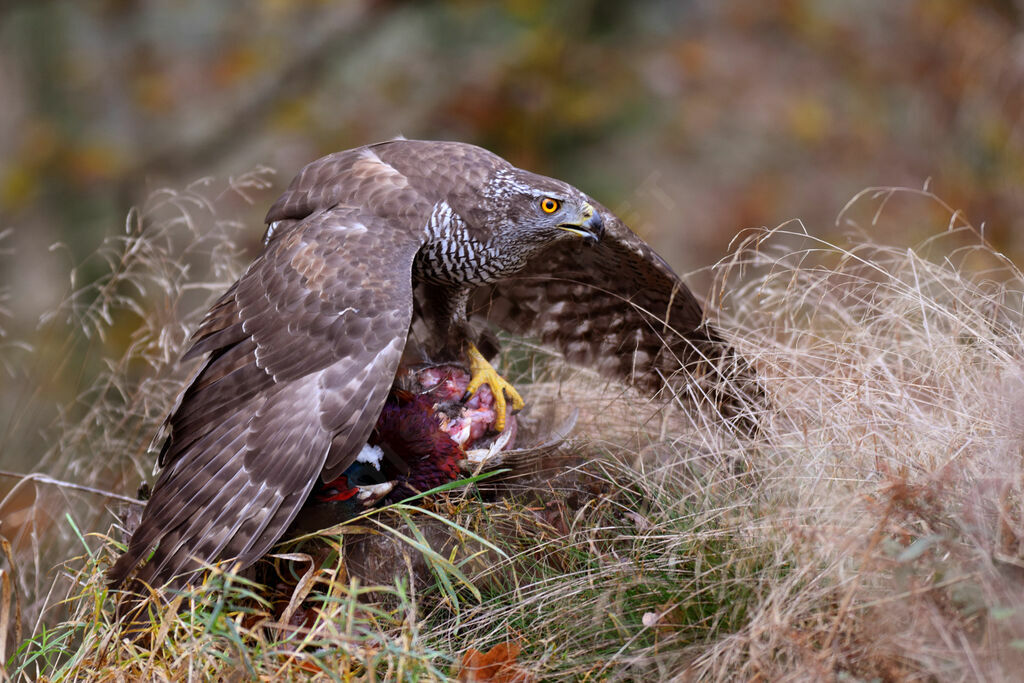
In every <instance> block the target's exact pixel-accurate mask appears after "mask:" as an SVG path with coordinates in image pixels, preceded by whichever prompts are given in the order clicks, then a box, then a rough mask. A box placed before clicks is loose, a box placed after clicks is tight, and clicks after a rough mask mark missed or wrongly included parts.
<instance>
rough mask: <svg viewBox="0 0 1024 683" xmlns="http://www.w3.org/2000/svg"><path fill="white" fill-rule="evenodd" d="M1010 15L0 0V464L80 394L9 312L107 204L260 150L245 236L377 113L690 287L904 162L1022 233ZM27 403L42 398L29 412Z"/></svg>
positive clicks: (24, 317) (126, 338)
mask: <svg viewBox="0 0 1024 683" xmlns="http://www.w3.org/2000/svg"><path fill="white" fill-rule="evenodd" d="M1022 27H1024V2H1022V0H904V1H902V2H891V0H863V1H861V2H856V3H850V2H843V1H841V0H819V1H816V2H814V1H810V0H779V1H776V2H749V1H739V0H694V1H692V2H687V1H668V0H643V1H638V2H628V3H627V2H619V1H617V0H565V1H563V2H541V1H540V0H506V1H505V2H495V3H481V2H471V1H469V0H449V1H446V2H416V3H413V2H398V1H397V0H393V1H383V0H369V1H365V2H356V1H355V0H353V1H349V2H344V1H342V2H330V1H328V0H255V1H253V2H247V3H225V2H209V1H207V0H21V1H18V0H8V2H6V3H3V4H2V5H0V103H2V104H0V234H5V237H4V238H3V239H2V240H0V249H3V251H4V253H3V254H0V295H2V294H3V293H4V292H6V296H3V297H0V336H2V335H6V336H7V337H8V339H30V340H32V341H33V344H34V348H33V352H34V354H35V355H33V356H31V358H32V359H33V360H32V361H31V366H30V367H29V366H26V367H15V368H11V367H10V366H9V365H8V367H7V368H0V370H5V372H4V373H3V374H2V375H0V386H3V385H6V389H3V390H0V437H3V438H5V439H6V440H7V441H8V443H7V446H6V447H5V448H4V449H3V455H2V460H3V467H5V468H13V469H24V470H28V469H33V468H35V467H37V466H39V464H40V460H39V458H38V457H37V456H35V455H33V453H38V452H41V451H39V450H37V446H36V445H33V440H36V441H39V442H41V443H45V441H46V438H47V437H46V434H45V431H46V429H47V428H48V427H47V425H52V424H54V422H53V420H54V419H57V418H55V416H57V415H59V417H60V419H63V420H70V419H74V413H73V412H71V413H68V412H66V411H63V409H62V408H61V407H62V406H68V405H71V404H72V403H73V402H75V401H78V402H82V401H83V400H85V401H87V400H88V394H87V393H83V392H84V389H83V387H89V386H92V385H91V384H90V370H89V369H88V363H87V361H86V360H85V359H86V354H85V352H84V351H81V350H77V351H76V348H75V345H74V344H72V345H70V346H69V344H68V343H66V340H63V339H59V338H58V339H54V338H53V335H51V336H50V337H49V338H46V337H38V338H35V339H34V340H33V339H32V335H33V330H35V329H37V326H38V323H39V316H40V312H42V311H50V310H53V309H54V307H56V306H58V305H59V302H61V301H65V300H67V297H68V296H69V294H70V292H72V291H73V290H75V289H77V288H81V287H83V286H85V285H86V284H87V283H88V281H89V280H90V279H91V278H99V277H102V276H103V274H104V272H106V270H107V269H109V268H110V264H109V263H107V262H106V261H104V260H103V259H102V258H100V259H92V260H89V259H87V257H88V256H89V255H90V254H93V253H94V252H95V251H96V249H97V248H98V247H99V245H100V244H101V242H102V241H103V239H104V238H105V237H108V236H110V235H113V234H116V233H118V232H119V231H120V232H121V233H123V232H124V226H125V217H126V215H127V214H128V212H129V209H130V207H132V206H137V205H140V204H141V203H142V202H143V201H144V200H145V198H146V197H147V196H149V195H150V194H151V193H152V192H153V191H155V190H158V189H159V188H161V187H170V188H182V187H187V186H188V185H189V184H190V183H193V182H194V181H196V180H197V179H199V178H202V177H212V178H215V179H220V180H223V179H229V178H234V177H239V176H242V175H244V174H246V173H247V172H249V171H251V170H252V169H254V168H257V167H269V168H270V169H274V170H275V171H276V175H274V176H272V178H271V183H270V184H269V185H268V186H266V187H258V186H248V190H247V192H246V195H247V198H248V199H249V200H250V201H249V202H246V201H241V200H239V201H236V202H234V203H233V204H231V205H230V207H229V210H230V212H232V213H233V214H234V215H233V216H232V219H233V220H236V221H241V222H244V223H245V225H246V226H247V230H246V232H245V233H244V234H245V235H246V238H245V240H246V241H247V243H246V244H242V245H241V249H242V250H243V251H247V254H248V256H251V255H252V254H254V253H255V252H256V250H257V249H258V243H259V239H260V237H261V235H262V216H263V213H264V212H265V210H266V208H267V207H268V206H269V204H270V202H272V201H273V199H274V197H275V196H276V194H277V193H278V192H279V191H280V190H281V189H282V188H283V187H284V186H285V184H286V183H287V182H288V180H289V179H290V178H291V177H292V176H293V174H294V173H295V172H296V171H297V170H298V169H299V168H301V167H302V166H303V165H304V164H306V163H307V162H309V161H311V160H313V159H315V158H317V157H319V156H321V155H323V154H327V153H329V152H333V151H337V150H341V149H345V148H349V147H353V146H356V145H360V144H363V143H366V142H371V141H376V140H380V139H386V138H389V137H393V136H396V135H404V136H406V137H410V138H412V137H421V138H433V139H457V140H463V141H468V142H473V143H477V144H480V145H483V146H485V147H488V148H490V149H492V150H493V151H495V152H497V153H498V154H501V155H502V156H505V157H506V158H508V159H510V160H511V161H513V162H514V163H516V164H518V165H520V166H523V167H526V168H529V169H531V170H536V171H538V172H542V173H546V174H550V175H553V176H556V177H560V178H563V179H565V180H567V181H569V182H572V183H573V184H575V185H577V186H579V187H580V188H582V189H584V190H585V191H587V192H589V193H590V194H592V195H594V196H595V197H597V198H599V199H600V200H601V201H603V202H604V203H606V204H608V205H609V206H611V207H612V208H613V209H615V210H616V211H618V212H619V213H620V214H621V215H623V216H624V217H625V218H626V219H627V221H628V222H629V223H630V224H631V225H632V226H633V227H634V229H636V230H637V231H638V232H639V233H641V234H642V235H643V236H645V237H646V238H647V239H648V240H649V241H650V242H652V243H653V244H654V246H655V248H656V249H657V250H658V251H659V252H660V253H662V254H663V255H664V256H665V257H666V259H667V260H668V261H669V262H670V263H671V264H672V265H674V266H675V267H676V268H677V269H678V270H679V271H680V272H691V271H700V272H696V273H695V274H693V275H692V277H691V282H692V283H693V285H694V288H695V290H696V291H697V292H698V294H699V295H702V294H703V293H704V292H705V291H706V289H707V286H708V284H709V282H710V279H711V278H710V275H709V273H708V271H707V270H701V269H706V268H707V266H709V265H710V264H712V263H714V262H715V261H717V260H718V259H719V258H721V257H723V256H724V255H725V254H726V252H727V249H728V245H729V243H730V240H731V239H732V238H733V237H734V236H735V235H736V234H737V233H738V232H740V231H741V230H743V229H744V228H748V227H755V226H775V225H778V224H780V223H782V222H785V221H787V220H790V219H793V218H799V219H802V220H803V221H804V223H805V224H806V225H807V226H808V229H809V230H810V231H811V232H813V233H815V234H817V235H820V236H824V237H829V238H831V237H833V236H834V237H835V238H836V239H839V237H838V235H839V233H841V232H842V230H843V229H844V226H842V225H837V224H836V217H837V215H838V214H839V212H840V209H841V208H842V207H843V205H844V204H845V203H846V202H847V201H848V200H849V199H850V198H851V197H852V196H853V195H855V194H856V193H857V192H858V191H860V190H861V189H863V188H865V187H868V186H910V187H922V186H924V185H926V184H928V185H929V187H930V189H932V190H933V191H934V192H936V193H937V194H938V195H939V196H941V197H943V198H944V199H945V200H946V201H947V202H948V203H949V204H950V205H952V206H954V207H956V208H959V209H961V210H963V211H964V212H965V213H966V215H967V216H968V218H969V219H970V220H972V221H973V222H974V223H975V225H982V224H983V225H984V234H985V236H986V237H987V238H988V239H989V240H990V241H991V242H992V243H993V244H994V245H995V247H996V248H998V249H1000V250H1003V251H1004V252H1006V253H1007V254H1009V255H1010V256H1011V257H1015V258H1018V259H1019V257H1020V256H1021V255H1022V254H1024V118H1022V112H1024V33H1022ZM893 210H894V209H892V208H890V212H891V211H893ZM890 217H891V213H890ZM889 223H890V224H895V225H901V229H902V230H904V231H905V234H902V235H897V234H888V235H886V236H885V237H886V239H887V240H889V241H890V242H891V241H892V240H905V241H906V242H907V243H908V244H910V243H914V242H917V241H919V240H920V239H923V238H924V237H926V236H927V233H930V231H931V230H932V226H933V225H934V223H935V221H934V217H929V216H927V215H925V214H924V213H923V212H922V211H921V210H920V207H918V208H917V210H915V211H914V212H913V213H912V215H911V214H908V220H906V221H905V222H903V223H901V222H900V221H889ZM926 231H927V233H926ZM56 243H61V244H62V245H63V246H62V247H61V248H58V249H54V248H52V247H51V245H54V244H56ZM244 260H246V259H245V258H242V259H239V261H240V262H243V261H244ZM83 262H84V265H82V266H81V267H80V268H79V269H78V270H77V272H76V280H75V282H74V283H72V282H71V281H70V279H69V277H68V272H69V271H70V270H71V268H72V266H74V265H78V264H83ZM194 276H195V277H199V275H198V274H195V275H194ZM149 296H153V297H158V296H159V293H158V292H150V294H149ZM138 324H139V318H138V317H137V316H131V315H125V316H124V319H123V320H115V321H113V324H112V325H111V327H110V329H111V333H110V334H108V335H107V336H106V338H104V339H103V340H102V343H103V344H104V345H106V346H107V347H111V346H112V347H118V346H119V345H120V347H121V348H120V349H118V348H113V349H109V350H108V351H106V352H104V354H102V355H101V356H99V358H100V359H102V358H121V357H122V356H123V353H124V349H126V348H127V347H128V346H129V345H130V344H131V343H132V339H133V330H134V326H137V325H138ZM0 341H2V339H0ZM90 343H92V342H90ZM76 344H77V342H76ZM47 345H49V347H50V350H49V351H47ZM10 358H14V356H10V357H9V358H8V361H7V362H8V363H10ZM25 358H28V356H26V357H25ZM51 370H52V371H51ZM29 399H31V401H30V400H29ZM42 403H46V404H48V405H52V406H55V408H54V412H53V413H51V414H49V415H45V414H40V415H31V416H26V415H25V412H26V411H27V410H29V407H30V406H32V408H31V411H35V410H36V407H37V406H39V405H42ZM165 408H166V407H165V406H157V407H154V408H152V410H153V411H155V412H159V411H160V410H163V409H165ZM148 438H149V435H139V441H140V444H139V447H140V448H144V447H145V443H143V442H144V441H146V440H147V439H148ZM15 446H16V447H15ZM96 457H97V458H102V457H104V456H103V455H102V454H97V456H96ZM112 476H113V475H112ZM118 476H121V475H118ZM11 483H12V482H9V481H5V480H0V493H3V492H4V491H5V490H6V489H7V488H9V486H10V484H11ZM111 486H117V487H118V488H119V489H120V487H121V486H122V485H121V484H115V483H111Z"/></svg>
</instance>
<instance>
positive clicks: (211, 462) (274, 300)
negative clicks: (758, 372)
mask: <svg viewBox="0 0 1024 683" xmlns="http://www.w3.org/2000/svg"><path fill="white" fill-rule="evenodd" d="M266 221H267V224H268V228H267V232H266V236H265V239H264V242H265V245H264V248H263V251H262V253H261V254H260V255H259V256H258V257H257V258H256V260H255V261H254V262H253V263H252V264H251V265H250V266H249V267H248V269H247V270H246V271H245V273H244V274H243V275H242V276H241V277H240V278H239V279H238V281H237V282H235V283H234V284H233V285H232V286H231V287H230V288H229V289H228V290H227V292H225V293H224V295H223V296H221V298H220V299H219V300H218V301H217V302H216V303H215V304H214V305H213V307H212V308H211V309H210V311H209V312H208V313H207V315H206V317H205V318H204V319H203V321H202V323H201V324H200V326H199V328H198V330H197V331H196V332H195V334H194V336H193V338H192V345H191V348H190V349H189V350H188V351H187V352H186V353H185V355H184V357H183V360H188V359H193V358H199V357H203V358H204V361H203V365H202V368H201V369H200V370H199V372H198V373H197V374H196V376H195V378H194V379H193V380H192V382H191V384H190V385H189V386H188V387H187V388H186V389H185V391H184V393H183V394H182V396H181V397H180V399H179V402H178V404H177V406H176V407H175V408H174V409H173V411H172V413H171V414H170V416H169V417H168V418H167V421H166V424H165V429H166V433H167V437H166V441H165V442H164V443H163V448H162V450H161V452H160V456H159V464H160V465H161V466H162V467H163V469H162V471H161V473H160V476H159V478H158V479H157V482H156V484H155V485H154V487H153V493H152V497H151V498H150V500H149V501H148V503H147V505H146V508H145V510H144V511H143V514H142V520H141V523H140V524H139V526H138V528H137V529H136V530H135V531H134V533H133V535H132V537H131V540H130V542H129V544H128V548H127V550H126V551H125V553H124V554H123V555H122V556H121V557H120V558H119V559H118V560H117V562H116V563H115V564H114V565H113V566H112V567H111V569H110V571H109V574H108V578H109V580H110V582H111V584H112V585H115V586H117V585H124V584H125V583H126V582H128V581H133V582H138V583H133V584H132V585H134V586H142V585H151V586H160V585H165V584H168V583H172V582H178V583H179V585H181V583H182V582H183V581H184V579H183V578H182V577H187V576H189V575H190V574H191V573H192V572H194V571H195V570H197V569H198V568H200V567H201V566H202V565H203V563H212V562H215V561H218V560H222V559H228V558H234V559H236V561H237V562H239V563H240V564H241V566H248V565H250V564H252V563H253V562H255V561H256V560H257V559H259V558H260V557H261V556H262V555H264V554H265V553H266V552H267V551H268V550H269V549H270V547H271V546H272V545H273V544H274V543H275V542H276V541H277V540H278V539H279V538H280V537H281V536H282V534H283V533H284V532H285V530H286V529H287V528H288V526H289V524H290V523H291V522H292V520H293V518H294V517H295V515H296V513H297V512H298V510H299V508H300V507H301V506H302V504H303V502H304V501H305V500H306V499H307V497H308V496H309V494H310V491H311V490H312V489H313V486H314V484H315V483H316V482H317V480H318V479H319V480H321V481H324V482H329V481H332V480H335V479H337V478H338V477H339V476H340V475H341V474H342V473H343V472H345V470H346V468H348V467H349V465H350V464H352V462H353V461H354V460H355V459H356V458H357V456H358V455H359V453H360V451H361V449H362V448H363V446H364V445H365V444H366V443H367V439H368V437H369V436H370V434H371V431H372V430H373V428H374V424H375V423H376V422H377V419H378V416H379V415H380V413H381V411H382V409H383V406H384V404H385V400H386V398H387V396H388V393H389V391H390V390H391V388H392V384H393V382H394V380H395V377H396V373H397V372H398V370H399V366H400V364H401V363H402V358H403V351H404V350H405V348H406V346H407V343H410V335H411V334H413V333H412V332H411V330H414V329H418V330H422V331H423V332H422V334H423V336H424V341H425V342H426V347H427V350H428V355H429V356H430V357H432V358H436V359H444V360H448V361H451V360H455V361H459V362H464V363H465V364H466V365H467V366H468V368H469V369H470V371H471V373H472V382H471V384H470V389H469V393H472V392H473V391H476V390H477V389H478V388H479V387H480V386H482V385H483V384H487V385H489V386H490V388H491V389H492V391H493V393H494V397H495V400H496V403H497V404H498V406H497V408H498V409H497V413H498V415H499V420H498V423H497V424H496V425H495V428H496V429H497V430H498V431H501V430H502V429H503V428H504V419H505V414H506V410H505V408H506V401H507V402H508V403H509V404H511V407H512V408H513V409H518V408H521V407H522V405H523V403H522V399H521V398H520V396H519V394H518V393H516V391H515V389H514V388H512V387H511V385H510V384H509V383H508V382H506V381H505V380H504V379H503V378H502V377H500V376H499V375H498V374H497V373H496V372H495V370H494V369H493V368H492V366H491V365H490V364H489V362H488V361H487V360H486V358H485V354H484V353H482V352H481V350H480V348H481V347H484V348H485V347H486V345H485V344H483V343H481V341H480V334H481V333H480V332H479V331H478V327H476V326H474V325H473V324H472V323H471V320H474V319H479V320H481V321H484V322H489V323H491V324H492V325H493V326H496V327H498V328H503V329H506V330H509V331H511V332H514V333H519V334H525V335H532V336H533V337H535V338H540V339H541V341H543V342H544V343H546V344H550V345H552V346H554V347H555V348H557V349H559V350H560V351H561V352H562V353H563V354H564V355H565V357H566V358H567V359H568V360H569V361H570V362H573V363H582V364H587V365H588V366H590V367H593V368H596V369H597V370H599V371H601V372H603V373H604V374H606V375H608V376H612V377H616V378H618V379H621V380H624V381H626V382H629V383H632V384H633V385H635V386H637V387H638V388H639V389H640V390H642V391H645V392H648V393H656V392H664V391H667V392H673V393H671V394H667V395H676V394H678V393H679V392H681V391H688V392H689V394H690V395H692V396H696V397H697V398H698V399H703V400H705V401H707V402H709V403H711V404H712V405H714V406H715V407H717V408H718V409H719V410H720V411H722V412H723V414H725V415H726V416H727V417H730V418H732V420H733V422H735V423H737V424H740V423H743V424H749V423H750V411H749V408H748V406H749V399H752V398H753V399H756V398H757V397H758V396H760V395H761V390H760V388H759V387H760V385H759V384H758V381H757V379H756V377H755V375H754V372H753V370H752V369H751V367H750V366H749V365H748V364H747V363H746V362H745V361H744V360H743V359H742V358H740V357H739V356H738V355H737V354H735V353H734V352H733V350H732V349H731V348H730V347H729V346H728V345H727V344H726V343H725V342H724V341H723V340H722V339H721V337H720V336H719V335H718V333H717V332H716V331H715V330H714V329H713V328H712V327H711V326H709V325H708V324H707V323H706V322H705V321H704V319H703V313H702V310H701V307H700V305H699V303H698V302H697V300H696V299H695V298H694V296H693V294H692V293H691V292H690V290H689V289H687V287H686V286H685V285H684V284H683V283H682V282H681V281H680V279H679V277H678V276H677V275H676V274H675V273H674V272H673V271H672V269H671V268H670V267H669V266H668V265H667V264H666V263H665V262H664V261H663V260H662V259H661V258H660V257H659V256H658V255H657V254H655V253H654V252H653V251H652V250H651V248H650V247H649V246H648V245H647V244H645V243H644V242H643V241H642V240H641V239H640V238H639V237H637V236H636V235H635V234H634V233H633V232H631V231H630V230H629V228H627V227H626V226H625V225H624V224H623V223H622V222H621V221H620V220H619V219H618V218H616V217H615V216H614V215H613V214H612V213H611V212H610V211H608V210H607V209H606V208H605V207H603V206H602V205H600V204H599V203H597V202H596V201H595V200H593V199H591V198H590V197H588V196H587V195H585V194H583V193H582V192H580V191H579V190H577V189H576V188H574V187H572V186H570V185H568V184H566V183H564V182H561V181H558V180H554V179H552V178H547V177H544V176H541V175H537V174H534V173H531V172H528V171H525V170H521V169H519V168H516V167H514V166H513V165H511V164H510V163H508V162H507V161H505V160H504V159H502V158H501V157H498V156H496V155H495V154H492V153H491V152H488V151H486V150H484V149H482V148H480V147H476V146H473V145H469V144H463V143H457V142H431V141H415V140H405V139H398V140H391V141H388V142H382V143H378V144H372V145H367V146H364V147H360V148H357V149H352V150H348V151H344V152H339V153H336V154H331V155H328V156H326V157H323V158H322V159H319V160H317V161H314V162H313V163H311V164H309V165H308V166H306V167H305V168H304V169H303V170H302V171H301V172H300V173H299V174H298V176H297V177H296V178H295V179H294V180H293V181H292V183H291V185H290V186H289V188H288V189H287V190H286V191H285V193H284V194H283V195H282V196H281V197H280V198H279V199H278V200H277V202H276V203H275V204H274V205H273V206H272V207H271V208H270V211H269V213H268V214H267V217H266ZM416 334H419V333H416Z"/></svg>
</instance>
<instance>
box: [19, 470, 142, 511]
mask: <svg viewBox="0 0 1024 683" xmlns="http://www.w3.org/2000/svg"><path fill="white" fill-rule="evenodd" d="M0 477H13V478H15V479H21V480H22V481H29V480H31V481H38V482H41V483H43V484H53V485H54V486H61V487H63V488H68V489H75V490H76V491H85V492H86V493H95V494H96V495H98V496H103V497H105V498H113V499H115V500H120V501H122V502H125V503H131V504H133V505H145V504H146V502H145V501H143V500H136V499H135V498H130V497H129V496H122V495H121V494H120V493H113V492H111V491H104V490H103V489H97V488H93V487H92V486H86V485H84V484H73V483H71V482H69V481H61V480H60V479H54V478H53V477H51V476H50V475H48V474H42V473H40V472H33V473H32V474H22V473H21V472H10V471H8V470H0Z"/></svg>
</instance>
